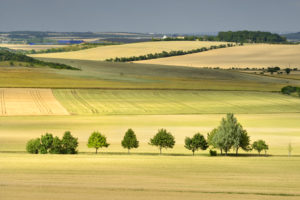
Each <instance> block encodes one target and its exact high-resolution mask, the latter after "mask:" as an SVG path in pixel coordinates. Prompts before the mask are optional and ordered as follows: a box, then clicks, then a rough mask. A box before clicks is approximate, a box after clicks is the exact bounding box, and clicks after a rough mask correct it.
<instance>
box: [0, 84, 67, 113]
mask: <svg viewBox="0 0 300 200" xmlns="http://www.w3.org/2000/svg"><path fill="white" fill-rule="evenodd" d="M68 114H69V113H68V112H67V111H66V109H65V108H64V107H63V106H62V105H61V104H60V103H59V102H58V101H57V100H56V99H55V97H54V96H53V94H52V91H51V90H50V89H17V88H9V89H8V88H1V89H0V116H9V115H68Z"/></svg>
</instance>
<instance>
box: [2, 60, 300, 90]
mask: <svg viewBox="0 0 300 200" xmlns="http://www.w3.org/2000/svg"><path fill="white" fill-rule="evenodd" d="M46 61H52V62H59V63H65V64H67V65H70V66H72V67H75V68H80V69H82V70H81V71H76V70H75V71H74V70H55V69H46V68H25V67H24V68H22V67H10V66H7V67H0V72H1V73H0V87H38V88H108V89H109V88H113V89H126V88H129V89H172V90H173V89H181V90H244V91H249V90H252V91H280V89H281V88H282V87H284V86H286V85H295V86H300V80H289V79H283V78H274V77H266V76H257V75H251V74H245V73H240V72H233V71H228V70H213V69H203V68H199V69H198V68H189V67H175V66H162V65H147V64H133V63H108V62H98V61H82V60H76V61H74V60H62V59H47V60H46Z"/></svg>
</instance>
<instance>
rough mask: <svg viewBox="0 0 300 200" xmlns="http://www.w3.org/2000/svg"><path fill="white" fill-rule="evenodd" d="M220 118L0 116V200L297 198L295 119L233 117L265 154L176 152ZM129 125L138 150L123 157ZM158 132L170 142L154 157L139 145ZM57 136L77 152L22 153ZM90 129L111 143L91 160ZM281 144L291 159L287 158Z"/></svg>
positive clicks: (299, 161)
mask: <svg viewBox="0 0 300 200" xmlns="http://www.w3.org/2000/svg"><path fill="white" fill-rule="evenodd" d="M223 116H224V115H147V116H143V115H131V116H121V115H116V116H31V117H29V116H26V117H24V116H19V117H1V118H0V119H1V120H0V199H1V200H17V199H23V200H32V199H45V200H52V199H58V200H79V199H99V198H101V199H117V200H118V199H120V200H121V199H122V200H124V199H125V200H127V199H128V200H132V199H149V200H150V199H162V200H165V199H170V200H171V199H172V200H177V199H195V200H196V199H210V200H217V199H220V198H222V199H224V200H233V199H245V200H261V199H265V200H296V199H299V198H300V192H299V189H298V188H299V187H300V182H299V179H300V173H299V168H300V157H299V156H298V155H299V154H300V123H299V120H300V114H297V113H294V114H291V113H288V114H241V115H237V117H238V119H239V121H240V122H241V123H242V124H243V125H244V127H245V128H246V129H247V130H248V133H249V135H250V136H251V140H252V141H254V140H256V139H264V140H266V141H267V143H268V144H269V146H270V150H269V151H268V153H269V154H272V155H273V156H270V157H264V156H261V157H256V156H251V157H246V156H245V157H208V156H207V155H208V152H207V151H204V152H203V151H200V152H197V153H196V155H195V157H192V156H191V152H190V151H187V150H186V149H185V148H184V147H183V146H184V144H183V143H184V138H185V137H186V136H191V135H193V134H194V133H196V132H198V131H199V132H201V133H202V134H204V135H206V133H207V132H208V131H210V130H211V129H212V128H214V127H216V126H217V125H218V124H219V122H220V119H221V117H223ZM129 127H130V128H133V130H134V131H135V132H136V134H137V138H138V140H139V141H140V148H139V149H137V150H132V151H131V154H130V155H127V150H125V149H123V148H122V147H121V144H120V143H121V139H122V137H123V135H124V133H125V131H126V130H127V129H128V128H129ZM162 127H163V128H166V129H167V130H169V131H171V133H172V134H173V135H174V136H175V139H176V144H175V147H174V149H170V150H163V155H162V156H159V155H158V149H157V148H156V147H153V146H150V145H148V144H147V143H148V141H149V139H150V137H152V136H153V135H154V134H155V133H156V131H157V129H158V128H162ZM65 130H70V131H71V132H72V134H73V135H74V136H76V137H78V138H79V142H80V145H79V152H80V154H78V155H29V154H26V153H25V152H24V151H25V144H26V141H27V140H29V139H30V138H35V137H39V136H40V135H41V134H44V133H45V132H50V133H53V134H54V135H58V136H61V135H62V134H63V132H64V131H65ZM94 130H99V131H101V132H102V133H103V134H105V135H106V136H107V138H108V142H109V143H110V144H111V146H109V147H108V148H107V149H101V150H100V154H98V155H95V154H94V149H88V148H87V146H86V143H87V140H88V136H89V135H90V133H91V132H92V131H94ZM289 142H291V143H292V146H293V152H292V155H293V156H292V157H287V154H288V151H287V145H288V143H289ZM241 152H242V151H241ZM251 153H252V154H256V152H251ZM244 155H248V154H244Z"/></svg>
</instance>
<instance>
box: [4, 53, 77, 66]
mask: <svg viewBox="0 0 300 200" xmlns="http://www.w3.org/2000/svg"><path fill="white" fill-rule="evenodd" d="M0 61H10V62H13V61H16V62H26V63H28V64H30V65H35V64H36V65H40V66H48V67H50V68H54V69H70V70H80V69H78V68H75V67H71V66H70V65H65V64H61V63H53V62H45V61H41V60H37V59H35V58H32V57H29V56H26V55H24V54H21V53H13V52H10V51H7V50H3V49H0Z"/></svg>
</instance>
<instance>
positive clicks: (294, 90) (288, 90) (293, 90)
mask: <svg viewBox="0 0 300 200" xmlns="http://www.w3.org/2000/svg"><path fill="white" fill-rule="evenodd" d="M281 93H282V94H287V95H292V94H297V95H298V96H299V97H300V87H294V86H290V85H289V86H285V87H283V88H281Z"/></svg>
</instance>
